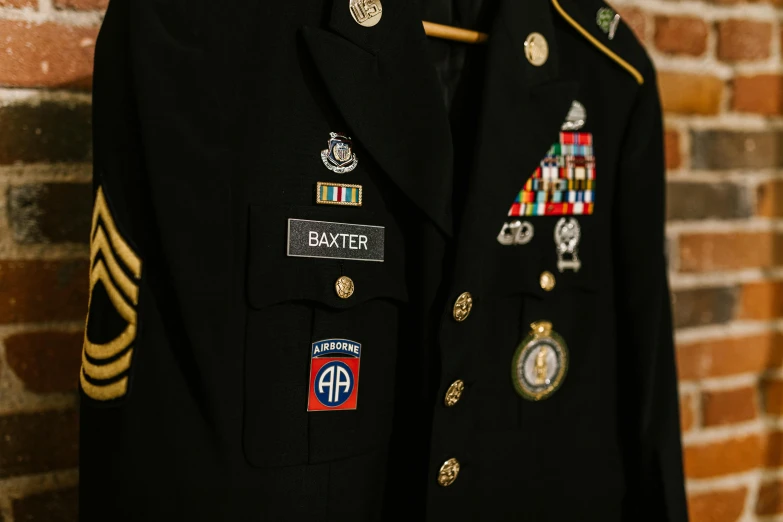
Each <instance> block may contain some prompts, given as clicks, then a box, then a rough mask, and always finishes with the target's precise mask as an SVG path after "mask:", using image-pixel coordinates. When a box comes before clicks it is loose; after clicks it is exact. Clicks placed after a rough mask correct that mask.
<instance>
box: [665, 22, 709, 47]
mask: <svg viewBox="0 0 783 522" xmlns="http://www.w3.org/2000/svg"><path fill="white" fill-rule="evenodd" d="M708 34H709V27H708V26H707V23H706V22H705V21H704V20H702V19H701V18H694V17H690V16H656V17H655V46H656V47H657V48H658V49H660V50H661V51H663V52H665V53H672V54H687V55H690V56H700V55H702V54H704V51H706V50H707V35H708Z"/></svg>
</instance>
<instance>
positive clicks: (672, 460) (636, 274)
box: [613, 62, 688, 522]
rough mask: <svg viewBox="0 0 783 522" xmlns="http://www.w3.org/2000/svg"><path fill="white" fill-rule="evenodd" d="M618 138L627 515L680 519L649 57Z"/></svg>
mask: <svg viewBox="0 0 783 522" xmlns="http://www.w3.org/2000/svg"><path fill="white" fill-rule="evenodd" d="M644 77H645V80H646V81H645V83H644V84H643V85H642V86H641V87H640V88H639V92H638V96H637V99H636V102H635V107H634V108H633V110H632V111H631V114H630V118H629V120H628V125H627V129H626V132H625V140H624V143H623V144H622V153H621V158H620V165H619V179H618V184H617V193H616V194H615V207H614V215H613V222H614V263H615V270H616V274H617V277H616V279H615V282H616V287H615V293H616V299H617V310H618V316H617V321H618V323H617V324H618V332H617V334H618V339H619V343H620V354H621V355H620V364H619V365H618V367H619V373H620V375H619V382H620V389H621V393H620V399H619V404H618V408H619V416H620V419H621V423H622V440H623V444H624V448H623V449H624V457H625V463H626V476H627V486H628V494H627V499H626V506H625V512H626V515H625V518H624V519H625V520H628V521H631V520H633V521H634V522H637V521H640V520H650V521H653V520H654V521H657V522H662V521H667V522H685V521H686V520H687V517H688V515H687V509H686V500H685V490H684V480H683V469H682V448H681V439H680V421H679V400H678V391H677V373H676V369H675V358H674V343H673V332H672V319H671V301H670V297H669V285H668V280H667V261H666V253H665V244H666V238H665V192H666V191H665V185H666V184H665V166H664V152H663V124H662V114H661V106H660V100H659V96H658V88H657V83H656V80H655V71H654V70H653V67H652V64H650V63H649V62H648V67H647V72H646V74H645V75H644Z"/></svg>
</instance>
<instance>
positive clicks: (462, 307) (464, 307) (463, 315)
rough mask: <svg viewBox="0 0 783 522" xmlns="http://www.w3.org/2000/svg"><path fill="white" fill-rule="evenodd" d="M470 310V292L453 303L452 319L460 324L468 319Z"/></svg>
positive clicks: (471, 297) (471, 303)
mask: <svg viewBox="0 0 783 522" xmlns="http://www.w3.org/2000/svg"><path fill="white" fill-rule="evenodd" d="M471 310H473V296H472V295H470V292H465V293H464V294H462V295H461V296H459V297H458V298H457V302H456V303H454V319H456V321H457V322H458V323H461V322H462V321H464V320H465V319H467V318H468V316H469V315H470V311H471Z"/></svg>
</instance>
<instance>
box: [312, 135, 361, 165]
mask: <svg viewBox="0 0 783 522" xmlns="http://www.w3.org/2000/svg"><path fill="white" fill-rule="evenodd" d="M321 160H322V161H323V162H324V165H325V166H326V168H327V169H329V170H331V171H332V172H335V173H337V174H345V173H346V172H351V171H352V170H353V169H355V168H356V166H357V165H358V164H359V160H357V159H356V154H354V153H353V143H352V142H351V138H349V137H348V136H344V135H342V134H338V133H336V132H330V133H329V143H328V148H327V149H326V150H322V151H321Z"/></svg>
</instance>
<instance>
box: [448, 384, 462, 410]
mask: <svg viewBox="0 0 783 522" xmlns="http://www.w3.org/2000/svg"><path fill="white" fill-rule="evenodd" d="M464 391H465V383H464V382H462V380H459V379H458V380H456V381H454V382H453V383H452V385H451V386H449V389H448V391H447V392H446V398H445V399H444V401H443V402H445V403H446V406H448V407H449V408H451V407H452V406H454V405H455V404H457V403H458V402H459V400H460V399H461V398H462V392H464Z"/></svg>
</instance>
